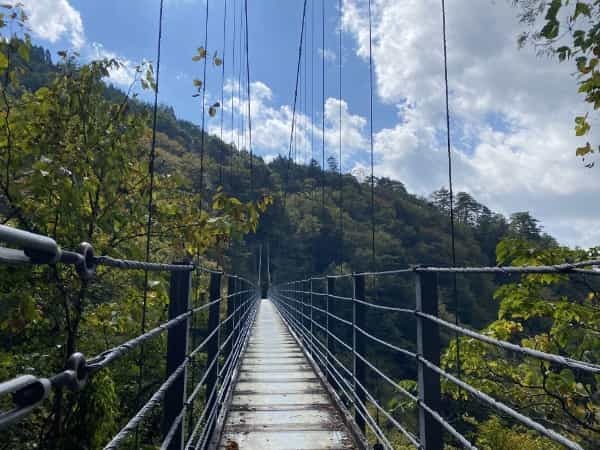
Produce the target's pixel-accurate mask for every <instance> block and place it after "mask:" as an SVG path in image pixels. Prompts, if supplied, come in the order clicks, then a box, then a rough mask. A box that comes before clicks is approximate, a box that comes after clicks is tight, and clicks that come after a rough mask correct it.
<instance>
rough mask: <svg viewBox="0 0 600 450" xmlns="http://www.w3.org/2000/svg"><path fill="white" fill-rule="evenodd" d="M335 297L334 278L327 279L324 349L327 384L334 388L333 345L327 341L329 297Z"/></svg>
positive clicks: (328, 331)
mask: <svg viewBox="0 0 600 450" xmlns="http://www.w3.org/2000/svg"><path fill="white" fill-rule="evenodd" d="M331 295H335V278H333V277H327V295H326V296H325V330H326V332H325V348H326V349H327V355H326V362H327V373H326V375H327V377H328V378H329V383H331V385H332V386H333V387H334V388H335V387H336V384H335V379H334V377H333V376H332V375H331V373H330V372H331V364H332V363H331V357H330V356H329V354H330V353H331V354H333V345H332V341H331V339H329V333H330V330H329V310H330V308H331V305H330V302H331V299H330V296H331Z"/></svg>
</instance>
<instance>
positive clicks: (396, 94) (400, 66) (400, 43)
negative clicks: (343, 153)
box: [343, 0, 600, 246]
mask: <svg viewBox="0 0 600 450" xmlns="http://www.w3.org/2000/svg"><path fill="white" fill-rule="evenodd" d="M366 4H367V2H366V1H365V0H345V1H344V9H343V21H344V23H343V27H344V30H346V31H348V32H350V33H351V34H352V35H353V36H354V38H355V42H356V53H357V55H359V56H360V57H362V58H364V59H366V58H367V57H368V44H369V42H368V22H366V18H367V17H368V16H367V14H366V10H365V8H366ZM373 5H374V9H373V11H374V20H373V38H374V41H373V59H374V69H375V75H376V83H377V84H376V87H377V96H378V99H379V100H380V101H382V102H384V103H388V104H391V105H396V107H397V109H398V122H397V123H396V124H395V125H394V126H392V127H389V128H386V129H382V130H379V131H378V132H377V133H376V135H375V148H376V152H377V167H376V175H386V176H390V177H393V178H396V179H400V180H401V181H403V182H404V183H405V184H406V186H407V188H408V189H410V190H413V191H416V192H417V193H419V194H422V195H427V194H428V193H430V192H431V191H432V190H434V189H437V188H439V187H440V186H442V185H447V178H446V177H447V172H446V170H447V169H446V167H447V166H446V164H447V163H446V151H445V145H444V139H443V135H444V133H445V121H444V97H443V93H444V85H443V65H442V63H443V60H442V36H441V11H440V5H439V1H436V0H406V1H403V2H397V1H395V0H376V1H375V2H374V3H373ZM516 14H517V11H516V10H515V9H513V8H512V7H511V6H510V2H508V1H495V2H493V1H491V0H490V1H476V2H473V1H472V0H452V1H451V2H450V4H449V7H448V17H447V19H448V52H449V53H448V54H449V75H450V106H451V114H452V130H453V144H454V147H453V152H454V153H453V154H454V168H455V180H454V181H455V184H456V188H457V189H461V190H467V191H469V192H471V193H472V194H473V195H475V196H476V197H477V198H478V199H479V200H480V201H482V202H484V203H487V204H488V205H489V206H490V207H492V208H495V209H496V210H499V211H500V212H503V213H505V214H507V213H510V212H513V211H517V210H530V211H532V212H533V213H534V214H535V215H536V216H538V217H539V218H540V219H541V220H542V223H543V224H544V225H545V226H546V230H547V231H548V232H550V233H552V234H554V235H556V236H557V237H558V238H559V240H560V241H561V242H564V243H568V244H579V245H583V246H591V245H598V244H600V235H599V233H598V232H595V231H590V230H594V229H597V223H598V222H599V221H600V211H594V210H593V209H592V208H590V204H591V203H593V202H594V201H595V199H596V198H597V196H598V195H599V194H600V177H599V176H598V173H597V171H595V170H594V169H592V170H589V169H586V168H584V167H583V164H582V163H581V161H580V160H578V159H577V158H575V156H574V149H575V147H576V146H577V145H581V143H580V142H578V140H577V139H576V138H575V137H574V136H573V126H572V124H573V117H574V116H575V115H576V114H580V113H582V112H585V110H584V107H583V100H582V98H581V97H579V96H578V94H577V87H576V80H574V79H573V77H572V76H571V72H572V70H573V69H572V67H570V66H569V65H568V64H562V65H561V64H558V63H557V62H556V61H554V60H552V59H547V58H540V57H537V56H536V55H535V54H534V52H533V51H532V50H531V49H523V50H519V49H518V47H517V44H516V37H517V35H518V34H519V31H520V28H519V27H520V24H519V23H518V20H517V18H516ZM582 110H583V111H582ZM375 125H376V124H375ZM596 170H597V169H596Z"/></svg>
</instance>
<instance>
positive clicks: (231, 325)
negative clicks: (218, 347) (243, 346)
mask: <svg viewBox="0 0 600 450" xmlns="http://www.w3.org/2000/svg"><path fill="white" fill-rule="evenodd" d="M234 312H235V278H233V277H231V276H228V277H227V315H226V317H227V318H228V320H227V327H226V330H227V333H226V334H225V336H226V337H229V343H228V344H227V347H226V349H225V354H224V355H223V356H224V359H225V361H227V360H229V364H233V360H232V359H230V356H231V354H232V353H233V351H234V350H235V349H234V344H235V321H234ZM223 370H224V371H227V370H229V368H224V369H223Z"/></svg>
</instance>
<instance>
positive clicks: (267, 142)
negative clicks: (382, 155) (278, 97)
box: [209, 80, 366, 163]
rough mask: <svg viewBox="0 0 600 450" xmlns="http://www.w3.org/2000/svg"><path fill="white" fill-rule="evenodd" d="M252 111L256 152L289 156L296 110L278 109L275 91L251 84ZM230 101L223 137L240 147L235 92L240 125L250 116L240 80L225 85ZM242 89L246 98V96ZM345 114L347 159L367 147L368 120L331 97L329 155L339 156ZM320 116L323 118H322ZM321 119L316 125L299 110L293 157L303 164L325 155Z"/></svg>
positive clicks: (327, 136) (327, 108) (327, 106)
mask: <svg viewBox="0 0 600 450" xmlns="http://www.w3.org/2000/svg"><path fill="white" fill-rule="evenodd" d="M250 86H251V97H252V102H251V112H252V141H253V145H254V148H255V149H258V150H259V151H260V152H261V153H262V154H263V155H266V156H268V157H270V158H272V157H273V155H274V154H282V155H284V156H287V155H288V152H289V147H290V131H291V126H292V115H293V111H292V107H291V106H289V105H282V106H275V105H274V99H273V92H272V91H271V88H270V87H269V86H267V85H266V84H265V83H263V82H261V81H255V82H252V83H251V85H250ZM224 89H225V93H226V96H225V97H226V99H225V101H224V105H223V107H224V112H225V120H224V121H225V127H226V129H225V130H224V133H223V136H224V139H225V141H229V142H232V141H233V142H235V143H236V144H237V134H236V133H237V132H234V133H233V134H232V131H231V97H230V94H231V92H234V93H235V94H236V95H234V104H233V110H234V115H235V118H236V123H238V122H237V120H238V118H239V116H240V114H242V115H244V116H247V112H248V103H247V101H246V99H245V98H243V99H242V100H241V101H239V100H238V98H237V92H238V84H237V80H236V81H233V80H227V81H226V83H225V87H224ZM243 91H244V90H243V89H242V96H243V97H244V92H243ZM340 107H341V113H342V152H343V158H344V160H346V158H350V157H351V156H352V154H354V153H355V152H357V151H358V150H360V149H362V148H364V146H365V145H366V140H365V138H364V133H363V131H364V127H365V124H366V120H365V119H364V118H363V117H361V116H358V115H355V114H352V113H351V111H350V110H349V108H348V104H347V103H346V102H345V101H343V100H342V101H340V100H339V99H336V98H327V99H326V101H325V146H326V149H325V152H326V154H327V155H331V154H333V155H335V156H336V157H337V155H338V151H339V136H340V126H339V123H340V122H339V114H340ZM319 117H320V116H319ZM320 123H321V119H320V118H318V117H316V116H315V124H314V126H313V123H312V118H311V117H309V116H307V115H306V114H304V113H302V112H300V111H299V110H297V111H296V119H295V131H296V132H295V141H294V145H293V150H292V154H295V155H296V156H297V160H298V161H299V162H304V163H308V162H309V161H310V158H311V155H312V153H313V151H314V152H318V155H321V148H322V147H321V145H322V144H321V142H322V139H323V133H322V130H321V126H320V125H319V124H320ZM209 131H211V132H213V133H216V134H218V133H220V122H219V124H217V123H214V124H211V125H209ZM246 139H247V136H246V137H245V138H241V139H240V146H242V147H244V146H245V145H244V143H245V142H246ZM313 156H314V157H315V159H318V160H319V161H320V160H321V157H320V156H317V155H313Z"/></svg>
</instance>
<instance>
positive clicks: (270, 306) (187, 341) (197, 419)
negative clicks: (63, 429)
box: [0, 225, 600, 450]
mask: <svg viewBox="0 0 600 450" xmlns="http://www.w3.org/2000/svg"><path fill="white" fill-rule="evenodd" d="M0 241H2V242H5V243H8V244H9V245H10V247H5V248H4V247H3V248H1V249H0V262H2V263H4V264H32V265H40V264H66V265H73V266H74V267H75V269H76V270H77V272H78V273H79V275H80V277H82V279H86V280H89V279H92V278H93V277H94V276H95V273H96V269H97V267H99V266H105V267H107V268H109V269H111V270H144V271H159V272H161V271H163V272H168V273H170V277H171V278H170V288H169V296H170V303H169V319H168V320H167V321H166V322H164V323H162V324H160V325H159V326H157V327H155V328H152V329H150V330H148V331H145V332H144V333H143V334H141V335H139V336H136V337H134V338H132V339H130V340H128V341H125V342H123V343H122V344H120V345H118V346H116V347H113V348H110V349H108V350H106V351H104V352H102V353H100V354H98V355H95V356H93V357H91V358H88V356H87V355H83V354H82V353H79V352H75V353H73V354H72V355H71V356H70V357H69V358H68V361H67V364H66V366H65V369H64V370H63V371H61V372H59V373H56V374H53V375H51V376H47V377H41V376H36V375H33V374H28V375H22V376H18V377H16V378H14V379H11V380H8V381H4V382H3V383H1V384H0V399H1V400H2V401H3V404H6V403H7V402H10V404H11V406H10V407H8V408H6V409H4V410H3V411H2V412H1V413H0V427H2V428H5V427H10V426H14V425H15V424H17V423H18V422H19V421H20V420H22V419H23V418H24V417H26V416H27V415H29V414H32V413H33V412H34V411H35V410H36V408H38V407H39V406H40V405H42V404H43V403H44V401H46V400H47V399H48V398H49V396H50V395H51V393H52V391H55V390H57V389H69V390H72V391H75V392H77V391H81V390H85V389H86V386H88V385H90V384H93V383H94V375H95V374H96V373H97V372H98V371H101V370H103V369H105V368H106V367H108V366H110V365H111V364H112V365H114V364H117V363H118V360H119V359H120V358H123V357H125V356H126V355H127V354H128V353H130V352H132V351H134V350H136V349H138V348H140V347H141V346H143V345H144V344H145V343H146V342H147V341H150V340H152V339H156V338H157V337H158V336H160V335H162V334H166V335H167V354H166V355H165V357H166V374H165V380H164V382H162V384H161V385H160V387H159V388H158V389H157V390H156V391H155V392H154V394H153V395H152V396H151V397H150V398H149V400H148V401H147V402H146V403H145V404H144V405H143V406H142V407H140V408H139V410H138V412H137V413H136V414H135V415H134V416H133V417H131V418H130V420H129V421H128V423H127V424H126V425H125V426H124V427H123V428H122V429H121V431H119V433H118V434H116V435H115V436H114V437H113V438H112V439H111V441H110V442H109V443H107V444H106V446H105V447H104V448H105V449H116V448H120V447H121V446H123V445H124V444H125V443H127V442H128V440H129V439H130V438H131V437H132V436H133V435H134V434H135V433H136V432H137V430H138V427H139V426H140V425H141V424H142V423H143V422H144V420H147V419H148V418H149V417H150V416H151V414H153V410H155V409H157V408H158V407H159V405H162V411H163V413H162V414H163V441H162V443H161V445H160V447H161V448H163V449H181V448H186V449H191V448H194V449H198V448H200V449H204V448H224V449H234V448H240V449H261V448H273V449H280V450H282V449H289V450H292V449H296V450H298V449H307V450H308V449H320V448H322V449H367V448H371V446H370V443H369V442H370V441H372V440H373V438H375V444H374V446H373V447H372V448H376V449H381V448H388V449H391V448H393V446H392V444H391V443H390V442H389V440H388V438H387V434H386V432H385V431H384V429H383V427H382V425H381V419H380V417H383V420H384V421H386V422H389V423H390V424H391V425H392V426H393V427H394V428H396V429H397V430H398V431H399V432H401V433H402V434H403V435H404V437H405V438H406V440H407V442H408V443H410V444H412V445H414V447H416V448H423V449H427V450H439V449H442V448H444V443H445V442H453V443H456V444H458V445H460V446H462V447H464V448H469V449H474V448H476V447H475V445H474V444H472V443H471V442H470V441H469V439H467V438H466V437H465V436H464V435H462V434H461V433H460V432H459V431H457V429H456V428H455V427H454V426H453V424H452V423H451V422H450V421H449V420H448V419H447V418H445V417H444V412H443V411H442V408H441V405H442V394H441V382H442V380H444V381H447V382H450V383H453V384H455V385H456V386H458V387H459V388H460V389H463V390H464V391H465V392H467V393H468V394H469V395H472V396H473V397H475V398H477V399H478V400H479V401H481V402H482V403H484V404H486V405H487V406H488V407H489V408H492V409H495V410H497V412H498V413H500V414H503V415H506V416H509V417H511V418H512V419H514V420H516V421H517V422H519V423H521V424H522V425H523V426H525V427H529V428H531V429H533V430H535V431H537V432H538V433H540V434H541V435H544V436H546V437H547V438H549V439H551V440H552V441H554V442H557V443H559V444H562V445H563V446H565V447H566V448H570V449H581V448H582V447H581V446H580V445H579V444H578V443H576V442H574V441H572V440H570V439H569V438H568V437H566V436H564V435H562V434H560V433H559V432H557V431H555V430H553V429H551V428H549V427H547V426H545V425H543V424H541V423H540V422H538V421H536V420H535V419H532V418H530V417H527V416H526V415H524V414H522V413H520V412H519V411H518V410H517V409H515V408H513V407H511V406H509V405H506V404H504V403H502V402H500V401H498V400H496V399H494V398H492V397H491V396H489V395H487V394H486V393H484V392H482V391H480V390H479V389H477V388H475V387H473V386H471V385H470V384H468V383H467V382H465V381H462V380H461V379H460V377H459V376H457V375H456V374H452V373H449V372H448V371H447V370H445V369H443V368H442V367H441V365H440V356H441V353H442V348H441V345H440V329H445V330H446V331H450V332H452V333H457V334H459V335H462V336H468V337H469V338H472V339H475V340H478V341H481V342H484V343H486V344H490V345H493V346H496V347H498V348H499V349H501V350H503V351H506V352H507V353H514V354H517V355H522V356H526V357H531V358H536V359H539V360H540V361H544V362H549V363H551V364H553V365H558V366H560V367H564V368H569V369H571V370H574V371H577V372H578V373H589V374H595V375H597V374H600V366H598V365H596V364H593V363H590V362H586V361H581V360H576V359H572V358H569V357H565V356H562V355H555V354H551V353H546V352H543V351H539V350H535V349H531V348H527V347H522V346H519V345H516V344H514V343H511V342H508V341H503V340H499V339H495V338H492V337H490V336H486V335H484V334H481V333H478V332H476V331H473V330H470V329H467V328H464V327H462V326H458V325H455V324H453V323H451V322H448V321H446V320H444V319H443V318H441V317H440V315H439V313H438V285H437V276H438V274H441V273H461V274H468V275H469V276H475V275H507V274H566V275H570V274H576V275H582V274H584V275H593V276H597V275H598V274H599V272H598V271H597V270H594V269H593V267H594V266H596V265H598V264H600V261H582V262H580V263H574V264H567V265H557V266H532V267H465V268H459V267H446V268H435V267H421V266H417V267H412V268H406V269H399V270H391V271H386V272H367V273H353V274H345V275H344V274H342V275H332V276H318V277H311V278H307V279H302V280H298V281H293V282H288V283H284V284H280V285H276V286H271V287H270V289H269V290H268V297H267V298H263V296H262V293H263V291H264V289H261V287H259V286H258V285H257V284H255V283H254V282H253V281H251V280H248V279H246V278H243V277H239V276H236V275H231V274H223V273H222V272H219V271H213V270H209V269H206V268H203V267H200V266H197V265H194V264H191V263H189V262H181V263H175V264H164V263H152V262H146V261H131V260H123V259H115V258H111V257H107V256H96V255H94V251H93V247H92V246H91V245H89V244H83V245H82V246H81V248H80V250H79V251H66V250H62V249H61V248H60V247H59V246H58V244H57V243H56V242H55V241H54V240H52V239H51V238H49V237H46V236H41V235H36V234H33V233H30V232H27V231H22V230H18V229H14V228H11V227H7V226H4V225H2V226H0ZM198 271H205V272H208V273H209V275H210V296H209V298H208V300H207V301H206V302H204V303H203V304H201V305H198V306H192V305H191V303H190V298H191V296H192V289H191V288H192V274H193V273H196V272H198ZM380 277H408V278H409V280H411V281H410V282H413V283H414V286H415V298H414V299H413V302H412V305H411V306H407V307H399V306H384V305H381V304H377V303H375V302H372V301H369V299H368V296H367V295H366V284H367V283H366V280H369V279H377V278H380ZM224 278H226V279H227V282H226V286H227V287H226V289H225V290H223V289H222V283H223V279H224ZM342 282H349V283H350V284H351V286H352V289H351V291H352V294H351V295H350V296H345V295H339V294H338V290H337V289H336V285H338V286H339V284H340V283H342ZM409 304H410V302H409ZM370 309H377V310H383V311H385V312H387V313H390V314H392V313H393V314H403V315H410V316H411V317H413V318H414V320H415V322H416V336H415V348H416V351H412V350H409V349H407V348H401V347H399V346H397V345H394V344H393V343H391V342H388V341H386V340H384V339H381V338H379V337H378V336H376V335H375V334H373V333H371V332H370V331H369V329H370V327H369V325H372V324H369V323H368V317H369V315H370V314H369V310H370ZM202 311H207V312H208V326H207V329H206V333H205V336H204V337H203V339H202V340H201V342H199V343H197V342H195V340H194V336H193V334H194V333H193V332H192V326H191V325H192V324H193V318H194V316H195V315H197V314H199V313H201V312H202ZM348 313H349V314H348ZM340 327H341V328H340ZM371 328H372V327H371ZM371 345H379V346H380V347H381V348H382V350H381V352H382V353H383V352H387V353H391V354H392V357H393V358H404V359H406V361H407V364H416V366H417V374H418V376H417V380H416V381H417V392H416V393H413V392H410V391H409V390H407V389H406V388H405V387H403V386H402V385H400V384H399V383H397V382H396V381H394V380H393V379H392V378H390V377H389V376H388V375H386V374H385V373H384V371H383V370H382V369H381V368H380V367H378V365H377V362H376V361H372V360H369V358H368V356H367V351H366V350H367V347H368V346H371ZM201 356H204V357H205V364H204V365H203V367H202V369H200V368H199V366H198V365H197V364H195V362H197V361H198V360H199V359H200V357H201ZM375 377H377V378H379V379H380V380H382V381H383V382H385V383H387V384H389V385H390V386H391V387H393V388H394V389H395V390H396V391H397V392H398V393H399V394H401V395H403V396H405V397H406V398H407V399H408V400H410V401H412V402H414V403H415V404H416V405H417V408H418V411H419V415H418V431H417V432H411V431H410V430H409V429H408V427H407V426H406V425H403V424H402V423H400V421H399V420H398V419H397V418H395V417H394V415H393V414H391V413H390V412H389V411H387V410H386V409H385V408H384V407H383V406H382V405H381V402H380V400H378V399H377V396H378V395H377V393H375V392H372V390H371V389H370V384H372V380H373V378H375ZM200 398H202V402H201V403H202V407H201V409H200V410H196V409H197V408H194V405H195V402H196V401H197V400H198V399H200Z"/></svg>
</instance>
